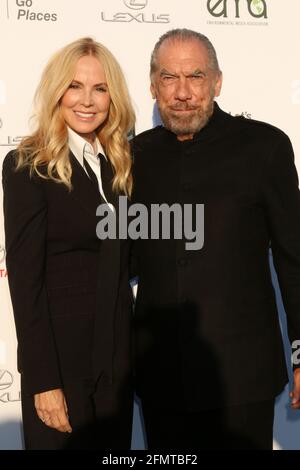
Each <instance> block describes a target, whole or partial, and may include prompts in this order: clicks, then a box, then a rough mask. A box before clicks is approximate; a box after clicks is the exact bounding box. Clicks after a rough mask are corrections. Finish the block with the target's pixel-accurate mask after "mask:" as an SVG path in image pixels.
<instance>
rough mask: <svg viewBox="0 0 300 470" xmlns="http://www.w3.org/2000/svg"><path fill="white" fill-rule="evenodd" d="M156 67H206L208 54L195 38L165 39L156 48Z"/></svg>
mask: <svg viewBox="0 0 300 470" xmlns="http://www.w3.org/2000/svg"><path fill="white" fill-rule="evenodd" d="M157 62H158V68H159V69H162V68H166V69H169V68H173V69H178V68H182V67H193V68H194V67H195V68H200V69H202V70H203V69H207V67H208V62H209V56H208V52H207V49H206V47H205V46H204V45H203V44H202V43H201V42H200V41H197V40H196V39H190V40H186V41H182V40H178V39H170V40H166V41H165V42H164V43H163V44H162V45H161V47H160V48H159V50H158V54H157Z"/></svg>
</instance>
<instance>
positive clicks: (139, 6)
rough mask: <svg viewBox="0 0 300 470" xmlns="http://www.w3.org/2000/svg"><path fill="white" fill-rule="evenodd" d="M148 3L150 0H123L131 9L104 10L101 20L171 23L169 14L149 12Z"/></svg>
mask: <svg viewBox="0 0 300 470" xmlns="http://www.w3.org/2000/svg"><path fill="white" fill-rule="evenodd" d="M148 3H149V2H148V0H123V4H124V5H125V7H127V9H128V10H130V11H125V12H123V11H120V10H119V11H118V13H115V12H112V11H110V12H107V11H102V12H101V20H102V21H108V22H111V23H131V22H133V23H153V24H157V23H170V15H169V14H165V13H152V12H149V9H148V8H146V7H148ZM120 4H121V3H120ZM145 8H146V10H145ZM133 10H135V11H133ZM139 10H145V11H139Z"/></svg>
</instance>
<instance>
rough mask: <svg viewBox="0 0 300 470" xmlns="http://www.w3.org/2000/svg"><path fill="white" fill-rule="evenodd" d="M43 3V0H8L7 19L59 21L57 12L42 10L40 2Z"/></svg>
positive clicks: (40, 21)
mask: <svg viewBox="0 0 300 470" xmlns="http://www.w3.org/2000/svg"><path fill="white" fill-rule="evenodd" d="M39 3H40V4H43V3H44V2H42V1H41V0H7V1H6V17H7V19H17V20H19V21H37V22H39V23H42V22H45V23H51V22H53V21H57V18H58V16H57V13H53V12H47V11H46V12H45V11H40V8H39V5H38V4H39Z"/></svg>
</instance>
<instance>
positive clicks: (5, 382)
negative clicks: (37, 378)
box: [0, 369, 21, 403]
mask: <svg viewBox="0 0 300 470" xmlns="http://www.w3.org/2000/svg"><path fill="white" fill-rule="evenodd" d="M13 385H14V376H13V374H12V373H11V372H10V371H9V370H4V369H0V402H1V403H12V402H15V401H20V400H21V393H20V391H16V390H13ZM3 390H5V392H4V393H1V392H2V391H3Z"/></svg>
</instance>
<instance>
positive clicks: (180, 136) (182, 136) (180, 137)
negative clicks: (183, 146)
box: [177, 134, 194, 142]
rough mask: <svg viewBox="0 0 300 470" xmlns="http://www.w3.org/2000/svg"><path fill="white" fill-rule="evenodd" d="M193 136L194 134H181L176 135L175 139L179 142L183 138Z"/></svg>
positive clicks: (188, 138)
mask: <svg viewBox="0 0 300 470" xmlns="http://www.w3.org/2000/svg"><path fill="white" fill-rule="evenodd" d="M193 137H194V134H182V135H177V140H180V141H181V142H182V141H183V140H192V138H193Z"/></svg>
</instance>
